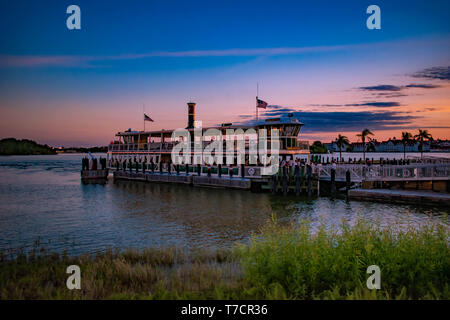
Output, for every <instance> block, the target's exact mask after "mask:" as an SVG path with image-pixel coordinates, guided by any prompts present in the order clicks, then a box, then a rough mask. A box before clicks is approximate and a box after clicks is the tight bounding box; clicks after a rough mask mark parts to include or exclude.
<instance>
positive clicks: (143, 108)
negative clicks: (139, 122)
mask: <svg viewBox="0 0 450 320" xmlns="http://www.w3.org/2000/svg"><path fill="white" fill-rule="evenodd" d="M142 115H143V116H144V132H145V103H144V104H143V105H142Z"/></svg>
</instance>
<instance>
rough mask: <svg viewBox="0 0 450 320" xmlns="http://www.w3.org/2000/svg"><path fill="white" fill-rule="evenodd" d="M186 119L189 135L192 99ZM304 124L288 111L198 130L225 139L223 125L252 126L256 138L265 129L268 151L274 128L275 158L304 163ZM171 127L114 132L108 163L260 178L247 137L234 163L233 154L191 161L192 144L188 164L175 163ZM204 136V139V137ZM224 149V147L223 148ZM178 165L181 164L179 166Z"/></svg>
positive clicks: (112, 166)
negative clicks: (212, 131)
mask: <svg viewBox="0 0 450 320" xmlns="http://www.w3.org/2000/svg"><path fill="white" fill-rule="evenodd" d="M187 105H188V123H187V127H186V130H188V131H189V132H190V134H191V136H194V129H195V126H194V125H195V123H196V122H195V105H196V104H195V103H194V102H188V103H187ZM303 125H304V124H303V123H302V122H300V121H299V120H298V119H296V118H294V117H293V114H290V115H289V116H287V117H280V118H269V119H262V120H255V121H253V122H252V123H249V124H245V125H243V124H233V123H223V124H221V125H218V126H213V127H202V128H201V130H202V133H204V132H205V131H207V130H208V129H217V130H219V132H221V134H222V137H223V140H226V135H227V129H235V130H236V129H243V130H244V131H246V130H247V129H254V130H255V132H256V134H257V135H258V138H259V132H260V131H259V130H260V129H266V130H267V131H266V133H267V141H268V148H269V149H268V153H269V155H270V145H271V143H270V140H271V133H272V130H274V129H278V130H279V131H278V135H279V153H278V154H279V160H280V161H283V160H285V161H289V160H291V159H292V160H295V159H303V160H304V161H305V163H309V161H310V153H309V143H308V141H302V140H301V139H300V138H299V134H300V130H301V128H302V126H303ZM173 131H174V130H164V129H163V130H154V131H133V130H131V129H128V130H126V131H121V132H117V134H116V138H115V140H114V141H111V143H110V145H109V147H108V153H107V155H108V166H109V168H110V169H112V170H113V171H114V170H115V171H122V170H125V171H126V170H129V171H134V172H144V173H145V172H152V173H156V174H164V173H169V174H170V173H172V174H174V173H175V172H177V173H179V171H180V170H181V171H183V172H185V170H186V169H187V170H188V173H190V172H192V174H195V173H198V174H199V175H200V174H208V172H209V173H210V172H212V173H213V174H219V175H220V174H224V175H228V173H230V172H231V173H230V175H233V176H236V177H241V178H247V179H264V178H267V177H264V174H263V173H262V170H261V168H262V167H263V165H262V164H261V163H259V162H258V163H256V164H250V162H251V161H249V148H250V146H249V141H245V163H243V164H241V165H240V166H238V165H237V159H236V157H237V154H235V156H234V164H233V165H227V164H226V162H225V161H223V164H222V165H219V164H218V165H215V164H214V165H212V166H209V165H206V164H203V165H194V164H193V163H194V162H193V161H192V160H193V157H194V148H192V154H191V161H190V163H191V164H190V165H188V166H185V165H181V166H176V165H174V164H173V162H172V161H171V152H172V149H173V147H174V146H175V145H176V144H177V143H179V141H178V140H177V141H172V133H173ZM203 137H204V136H203V134H202V148H203V149H204V148H206V146H207V145H209V144H210V143H211V141H204V140H203ZM205 140H206V139H205ZM223 150H224V151H225V150H226V149H225V147H224V148H223ZM180 167H181V168H180Z"/></svg>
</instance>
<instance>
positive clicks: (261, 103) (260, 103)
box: [256, 97, 267, 109]
mask: <svg viewBox="0 0 450 320" xmlns="http://www.w3.org/2000/svg"><path fill="white" fill-rule="evenodd" d="M256 107H257V108H263V109H265V108H267V102H265V101H263V100H260V99H258V97H256Z"/></svg>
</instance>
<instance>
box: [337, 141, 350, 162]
mask: <svg viewBox="0 0 450 320" xmlns="http://www.w3.org/2000/svg"><path fill="white" fill-rule="evenodd" d="M349 144H350V141H349V140H348V138H347V137H346V136H341V135H338V137H337V138H336V145H337V146H338V148H339V161H342V148H343V147H345V146H348V145H349Z"/></svg>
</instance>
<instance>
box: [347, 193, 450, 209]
mask: <svg viewBox="0 0 450 320" xmlns="http://www.w3.org/2000/svg"><path fill="white" fill-rule="evenodd" d="M348 197H349V199H351V200H363V201H378V202H388V203H400V204H419V205H436V206H446V207H450V194H448V193H438V192H433V191H424V190H389V189H353V190H349V191H348Z"/></svg>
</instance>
